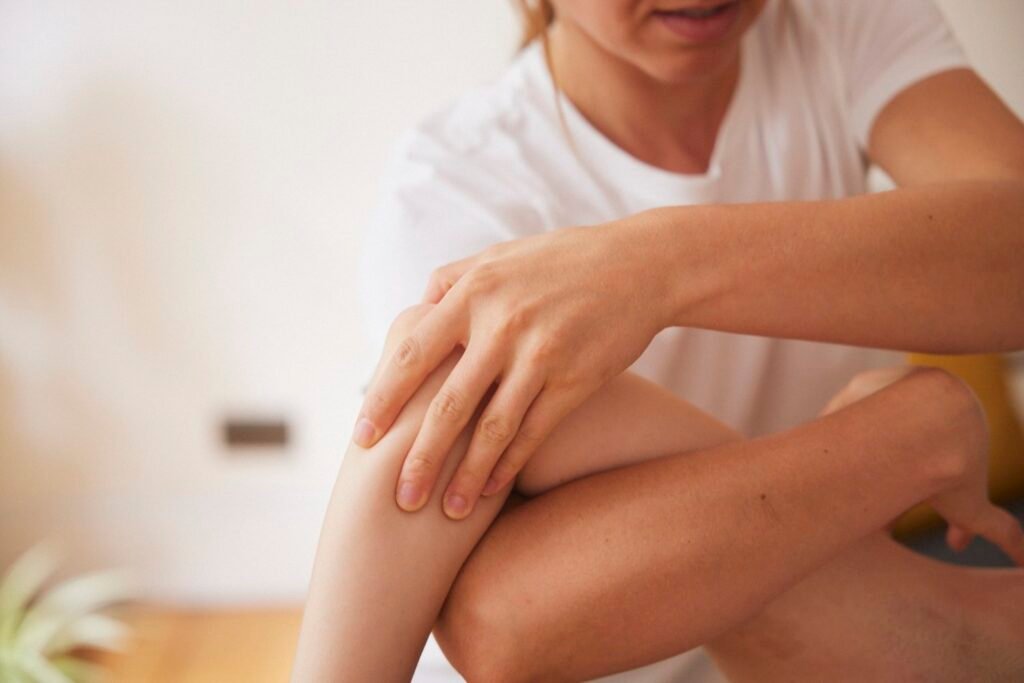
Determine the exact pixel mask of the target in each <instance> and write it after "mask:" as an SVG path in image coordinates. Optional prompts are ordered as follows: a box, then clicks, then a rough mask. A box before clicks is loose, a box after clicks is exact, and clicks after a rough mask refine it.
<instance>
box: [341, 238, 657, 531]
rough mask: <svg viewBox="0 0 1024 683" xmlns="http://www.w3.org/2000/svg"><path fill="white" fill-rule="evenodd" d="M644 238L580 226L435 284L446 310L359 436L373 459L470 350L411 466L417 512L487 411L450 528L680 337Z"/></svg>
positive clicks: (401, 358) (417, 339) (434, 317)
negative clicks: (662, 334)
mask: <svg viewBox="0 0 1024 683" xmlns="http://www.w3.org/2000/svg"><path fill="white" fill-rule="evenodd" d="M635 232H636V231H634V230H632V229H630V228H629V227H628V226H627V225H626V224H620V223H612V224H606V225H602V226H597V227H587V228H566V229H562V230H557V231H554V232H550V233H546V234H543V235H538V236H536V237H529V238H526V239H521V240H516V241H513V242H507V243H504V244H500V245H497V246H494V247H492V248H490V249H487V250H485V251H484V252H482V253H480V254H479V255H477V256H474V257H471V258H468V259H465V260H462V261H458V262H456V263H453V264H450V265H448V266H445V267H443V268H440V269H439V270H437V271H436V272H435V273H434V274H433V276H432V277H431V281H430V284H429V287H428V289H427V293H426V296H425V301H426V302H428V303H436V304H437V305H436V306H434V307H433V308H432V310H431V311H430V312H429V313H428V314H427V315H426V316H425V317H424V318H423V319H422V320H420V321H419V323H418V324H417V325H416V326H415V327H414V329H413V331H412V333H411V334H409V335H408V337H406V338H405V340H404V341H403V342H402V343H401V344H400V345H399V346H398V348H397V351H396V352H395V353H394V354H393V355H392V356H391V358H390V359H384V360H383V365H382V368H381V370H380V371H379V372H378V374H377V377H376V378H375V379H374V381H373V383H372V385H371V386H370V388H369V390H368V392H367V397H366V400H365V402H364V404H363V409H362V411H361V414H360V418H359V420H358V422H357V425H356V429H355V435H354V438H355V441H356V443H357V444H359V445H361V446H364V447H367V446H370V445H372V444H373V443H374V442H376V441H377V440H378V439H379V438H380V437H381V436H382V435H383V434H384V433H385V432H386V431H387V430H388V428H389V427H390V426H391V424H392V422H393V421H394V420H395V418H396V417H397V415H398V413H399V411H400V410H401V409H402V407H403V405H404V404H405V402H406V401H407V400H408V399H409V397H410V396H411V395H412V394H413V392H415V390H416V389H417V388H418V387H419V386H420V384H421V383H422V382H423V380H424V378H425V377H426V376H427V375H428V374H429V373H430V371H431V370H433V369H434V368H435V367H436V366H437V365H438V364H439V363H440V362H441V361H442V360H443V359H444V358H445V357H446V356H448V354H449V353H451V351H452V350H453V349H455V348H456V347H458V346H460V345H461V346H464V347H465V352H464V353H463V355H462V357H461V359H460V360H459V362H458V364H457V365H456V367H455V369H454V370H453V371H452V373H451V375H450V376H449V378H448V380H447V381H446V382H445V384H444V386H443V387H442V388H441V390H440V391H439V392H438V394H437V396H436V397H435V398H434V401H433V403H432V404H431V408H430V410H429V412H428V414H427V416H426V418H425V419H424V422H423V425H422V427H421V428H420V431H419V434H418V435H417V437H416V439H415V442H414V443H413V446H412V448H411V450H410V451H409V454H408V455H407V456H406V460H405V464H404V466H403V468H402V472H401V474H400V476H399V482H398V486H397V490H396V496H397V499H398V504H399V505H400V506H401V507H402V508H403V509H405V510H410V511H412V510H417V509H419V508H420V507H422V506H423V505H424V503H425V502H426V501H427V499H428V498H429V494H430V492H431V491H432V490H433V487H434V485H435V483H436V479H437V476H438V472H439V471H440V469H441V464H442V462H443V460H444V458H445V457H447V455H448V450H449V448H450V447H451V445H452V443H454V441H455V438H456V436H457V435H458V434H459V433H460V432H461V431H462V429H463V428H464V427H465V426H466V424H467V423H468V422H469V420H470V419H471V418H472V417H473V416H474V414H476V413H477V411H478V409H482V412H479V419H478V420H477V422H476V428H475V433H474V434H473V438H472V442H471V445H470V448H469V451H468V452H467V453H466V456H465V458H464V459H463V460H462V463H461V464H460V465H459V468H458V470H457V471H456V472H455V474H454V476H453V477H452V480H451V482H450V483H449V484H448V489H447V491H446V493H445V496H444V509H445V512H446V514H447V515H448V516H449V517H452V518H455V519H461V518H463V517H465V516H466V515H468V514H469V512H470V511H471V510H472V508H473V505H474V504H475V502H476V500H477V499H478V497H479V496H480V495H481V493H483V495H489V494H492V493H495V492H497V491H499V490H501V489H502V488H504V487H505V486H507V485H508V484H509V483H511V482H512V481H513V480H514V479H515V476H516V474H517V473H518V472H519V470H520V469H521V468H522V467H523V465H524V464H525V463H526V461H527V459H528V458H529V457H530V455H531V454H532V453H533V452H534V449H536V448H537V446H538V445H539V444H540V443H541V442H542V441H543V440H544V438H545V437H546V436H547V435H548V434H549V433H550V432H551V430H552V429H553V428H554V427H555V426H556V425H557V424H558V422H559V421H560V420H561V419H562V418H564V417H565V416H566V415H567V414H568V413H569V412H570V411H571V410H573V409H574V408H575V407H576V406H578V405H579V404H580V403H582V402H583V400H584V399H585V398H586V397H587V396H589V395H590V394H591V393H592V392H594V391H595V390H596V389H597V388H598V387H600V386H601V385H602V384H603V383H604V382H606V381H607V380H608V379H610V378H612V377H614V376H616V375H618V374H619V373H620V372H622V371H623V370H625V369H626V368H627V367H628V366H629V365H630V364H631V363H632V362H633V361H634V360H636V358H637V357H638V356H639V355H640V354H641V353H642V352H643V351H644V349H645V348H646V347H647V345H648V344H649V343H650V341H651V339H652V338H653V337H654V335H655V334H656V333H657V332H659V331H660V330H661V329H662V328H663V327H665V326H666V323H665V322H664V321H665V320H667V317H668V316H667V312H668V309H669V306H668V302H667V301H666V299H667V297H665V296H664V278H665V277H668V276H667V275H666V274H665V273H663V272H662V273H659V272H658V268H657V266H656V265H655V264H654V263H652V262H650V259H646V257H645V256H644V255H643V254H644V249H643V248H640V247H641V245H639V244H637V243H636V241H637V240H638V237H637V236H636V234H635ZM645 259H646V260H647V262H645ZM495 384H496V385H497V386H496V388H494V391H493V394H491V395H490V397H489V399H488V400H486V402H485V400H484V399H485V396H486V395H487V394H488V391H489V390H490V389H491V388H492V386H493V385H495ZM484 403H486V405H484Z"/></svg>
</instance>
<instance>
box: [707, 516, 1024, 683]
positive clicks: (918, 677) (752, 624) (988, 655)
mask: <svg viewBox="0 0 1024 683" xmlns="http://www.w3.org/2000/svg"><path fill="white" fill-rule="evenodd" d="M710 649H711V652H712V654H713V655H714V657H715V660H716V661H717V663H718V664H719V666H720V667H721V669H722V671H723V672H724V673H725V674H726V675H727V676H728V677H729V680H731V681H734V683H747V682H750V683H775V682H780V683H781V682H782V681H836V682H837V683H840V682H843V681H849V682H850V683H854V682H860V681H879V683H883V682H888V681H892V682H893V683H896V682H902V681H929V682H930V683H931V682H935V683H938V682H945V681H948V682H950V683H953V682H960V681H963V682H966V681H988V682H996V681H1005V682H1006V683H1010V682H1011V681H1021V680H1024V570H1020V569H1001V570H995V569H992V570H986V569H965V568H961V567H955V566H952V565H948V564H943V563H939V562H936V561H933V560H929V559H928V558H925V557H922V556H920V555H917V554H915V553H913V552H911V551H909V550H907V549H906V548H904V547H902V546H901V545H899V544H898V543H896V542H895V541H893V540H892V539H891V538H889V537H888V536H886V535H885V534H881V533H878V534H873V535H872V536H870V537H869V538H867V539H865V540H864V541H863V542H861V543H858V544H857V545H855V546H853V547H852V548H850V549H849V550H848V551H846V552H844V553H843V554H841V555H840V556H839V557H837V558H836V559H834V560H833V561H831V562H829V563H828V564H826V565H825V566H824V567H822V568H821V569H819V570H818V571H816V572H814V573H813V574H811V575H810V576H809V577H808V578H806V579H804V580H803V581H801V582H800V583H799V584H797V585H796V586H795V587H793V588H791V589H790V590H789V591H787V592H786V593H784V594H783V595H782V596H780V597H779V598H777V599H776V600H774V601H773V602H772V603H771V604H769V605H768V607H767V608H766V609H765V610H764V611H763V612H761V613H760V614H759V615H757V616H756V617H755V618H753V619H751V620H750V621H749V622H747V623H746V624H744V625H742V626H740V627H739V628H737V629H735V630H733V631H731V632H730V633H728V634H727V635H726V636H724V637H722V638H720V639H718V640H717V641H716V642H714V643H712V644H711V646H710Z"/></svg>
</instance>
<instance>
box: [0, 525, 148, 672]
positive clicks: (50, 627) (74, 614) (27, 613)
mask: <svg viewBox="0 0 1024 683" xmlns="http://www.w3.org/2000/svg"><path fill="white" fill-rule="evenodd" d="M56 568H57V555H56V553H55V552H54V550H53V549H52V548H51V547H50V546H46V545H39V546H36V547H34V548H32V549H30V550H29V551H28V552H26V553H25V554H24V555H22V556H21V557H20V558H19V559H18V560H16V561H15V562H14V564H12V565H11V567H10V568H9V569H8V570H7V573H6V574H5V575H4V577H3V580H2V582H0V681H2V683H83V682H86V681H96V680H98V679H99V677H100V674H101V673H102V671H101V669H100V668H99V667H98V666H96V665H95V664H92V663H90V662H88V661H86V660H84V659H82V658H81V657H80V656H78V655H79V654H80V652H81V651H82V650H90V649H91V650H114V649H119V648H120V647H121V646H122V644H123V643H124V641H125V639H126V637H127V635H128V629H127V627H126V626H125V625H124V624H123V623H121V622H120V621H117V620H116V619H114V618H112V617H110V616H109V615H106V614H102V613H101V612H100V610H102V609H104V608H106V607H108V606H110V605H112V604H114V603H117V602H121V601H123V600H125V599H126V598H127V597H128V581H127V579H126V577H125V576H124V575H123V574H120V573H116V572H110V571H108V572H97V573H93V574H87V575H83V576H78V577H74V578H71V579H67V580H65V581H62V582H59V583H52V585H49V586H46V585H45V584H46V583H47V582H48V581H49V580H50V579H51V578H52V576H53V574H54V571H55V570H56Z"/></svg>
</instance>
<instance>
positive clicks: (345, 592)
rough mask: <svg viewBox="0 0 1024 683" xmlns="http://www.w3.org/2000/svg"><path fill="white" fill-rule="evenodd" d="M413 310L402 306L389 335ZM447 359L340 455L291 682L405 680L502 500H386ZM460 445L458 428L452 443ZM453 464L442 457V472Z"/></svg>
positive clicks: (396, 333) (463, 441)
mask: <svg viewBox="0 0 1024 683" xmlns="http://www.w3.org/2000/svg"><path fill="white" fill-rule="evenodd" d="M419 315H420V313H418V312H416V311H411V312H407V313H405V314H403V316H402V317H400V318H399V319H398V320H397V321H396V322H395V325H394V327H393V328H392V334H391V335H390V339H389V344H391V345H393V344H394V342H395V339H396V337H397V338H400V335H401V332H402V331H403V330H404V329H405V328H407V327H409V326H411V325H412V324H413V322H414V321H415V319H416V318H417V317H418V316H419ZM456 359H457V358H456V357H455V356H453V357H451V358H449V359H448V360H447V361H446V362H445V363H444V364H443V365H442V366H441V367H439V368H438V369H437V370H436V371H435V372H434V373H433V374H432V375H431V377H430V378H429V379H428V380H427V382H426V383H425V384H424V385H423V386H422V387H421V388H420V390H419V391H418V392H417V393H416V395H415V396H414V397H413V398H412V400H411V401H410V402H409V404H408V405H407V406H406V408H405V410H404V411H403V413H402V415H401V416H400V417H399V419H398V420H397V421H396V423H395V426H394V427H393V428H392V429H391V430H390V431H389V432H388V433H387V435H386V436H385V437H384V438H383V439H381V441H380V442H378V443H377V444H376V445H374V447H373V448H370V449H362V448H359V447H358V446H355V445H351V446H350V447H349V449H348V452H347V453H346V455H345V459H344V461H343V462H342V465H341V469H340V471H339V473H338V479H337V482H336V484H335V487H334V491H333V493H332V495H331V500H330V503H329V504H328V508H327V514H326V516H325V518H324V525H323V529H322V531H321V533H320V541H319V544H318V547H317V555H316V561H315V563H314V567H313V576H312V578H311V580H310V587H309V593H308V596H307V599H306V607H305V612H304V614H303V618H302V627H301V629H300V633H299V641H298V647H297V651H296V656H295V663H294V665H293V670H292V680H293V681H295V682H296V683H321V682H323V683H327V682H332V681H374V682H375V683H376V682H380V683H389V682H392V681H395V682H398V681H408V680H409V679H410V678H411V677H412V673H413V670H414V669H415V668H416V663H417V661H418V660H419V656H420V653H421V651H422V649H423V644H424V642H425V641H426V638H427V636H428V635H429V633H430V629H431V627H432V626H433V624H434V621H435V620H436V618H437V614H438V611H439V610H440V607H441V604H442V603H443V602H444V599H445V596H446V595H447V594H448V590H449V588H450V587H451V584H452V581H453V579H454V577H455V575H456V573H457V572H458V571H459V568H460V567H461V566H462V563H463V562H464V561H465V559H466V557H467V556H468V555H469V552H470V551H471V550H472V548H473V546H474V544H476V542H477V540H478V539H479V538H480V536H481V535H482V534H483V532H484V531H485V530H486V529H487V527H488V525H490V523H491V521H492V520H493V519H494V517H495V516H496V515H497V514H498V511H499V510H500V508H501V506H502V504H503V503H504V499H505V498H506V495H507V494H505V493H502V494H499V495H496V496H492V497H489V498H487V499H486V500H482V501H480V504H479V505H478V506H477V507H476V509H475V510H474V512H473V514H472V515H471V516H470V518H469V519H466V520H464V521H461V522H455V521H452V520H450V519H448V518H447V517H446V516H445V515H444V514H443V513H442V511H441V504H440V497H439V495H434V496H433V498H432V499H431V501H430V502H429V503H428V505H427V506H426V507H424V508H423V509H422V510H420V511H419V512H416V513H408V512H404V511H402V510H401V509H399V508H398V506H397V505H396V504H395V496H394V489H395V483H396V482H397V481H398V473H399V470H400V468H401V465H402V461H403V460H404V459H405V455H406V453H407V452H408V450H409V448H410V446H412V442H413V438H414V437H415V436H416V431H417V429H418V427H419V425H420V423H421V421H422V419H423V415H424V413H425V412H426V411H427V409H428V406H429V404H430V401H431V399H433V397H434V394H436V393H437V390H438V389H439V388H440V386H441V383H442V382H443V380H444V378H445V377H447V375H448V373H449V372H450V371H451V368H452V367H453V366H454V364H455V361H456ZM467 447H468V438H467V437H466V435H465V434H463V435H462V436H461V437H460V439H459V441H458V443H457V444H456V445H455V448H454V451H453V453H454V454H461V453H462V452H464V451H465V449H466V448H467ZM457 464H458V457H453V458H449V460H448V462H446V464H445V469H444V471H443V472H442V476H444V477H450V476H451V475H452V474H453V472H454V469H455V465H457ZM435 494H436V492H435Z"/></svg>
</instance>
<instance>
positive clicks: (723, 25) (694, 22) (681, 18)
mask: <svg viewBox="0 0 1024 683" xmlns="http://www.w3.org/2000/svg"><path fill="white" fill-rule="evenodd" d="M708 9H711V10H713V11H711V12H710V13H707V12H708ZM739 15H740V2H739V0H731V1H730V2H725V3H718V4H717V5H704V6H703V7H697V6H695V7H692V8H690V9H688V10H674V11H668V10H659V11H656V12H655V13H654V17H655V18H656V19H658V20H659V21H660V22H661V23H662V24H663V25H664V26H665V28H667V29H668V30H669V31H671V32H672V33H674V34H675V35H677V36H679V37H680V38H683V39H685V40H687V41H688V42H691V43H713V42H715V41H717V40H720V39H722V38H723V37H725V36H726V35H727V34H728V33H729V31H730V29H732V26H733V24H734V23H735V22H736V19H737V17H739Z"/></svg>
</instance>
